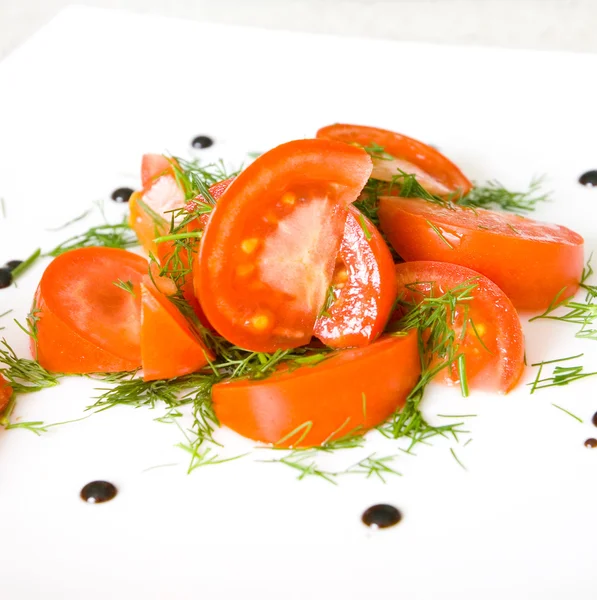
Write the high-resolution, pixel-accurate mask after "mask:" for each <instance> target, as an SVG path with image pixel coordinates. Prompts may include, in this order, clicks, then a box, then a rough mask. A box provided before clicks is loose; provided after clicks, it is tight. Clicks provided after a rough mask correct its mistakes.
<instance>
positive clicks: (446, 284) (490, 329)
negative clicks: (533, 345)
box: [396, 261, 524, 393]
mask: <svg viewBox="0 0 597 600" xmlns="http://www.w3.org/2000/svg"><path fill="white" fill-rule="evenodd" d="M396 277H397V283H398V294H399V295H400V296H401V297H402V298H403V299H405V300H406V301H407V302H413V303H418V302H420V301H421V300H422V299H423V298H426V297H435V298H437V297H439V296H442V295H443V294H445V293H446V292H447V291H449V290H450V289H453V288H455V287H457V286H458V285H460V284H463V283H465V282H471V283H475V284H476V287H475V288H474V289H473V290H472V292H471V294H470V295H471V296H472V300H469V301H462V302H461V303H459V304H457V305H456V309H455V311H454V312H453V313H452V314H451V315H449V326H450V327H451V328H452V329H453V330H454V331H455V333H456V335H455V340H457V342H456V343H457V346H456V347H455V349H454V353H455V355H458V354H464V356H465V364H466V374H467V381H468V385H469V387H471V388H486V389H495V390H498V391H500V392H504V393H506V392H509V391H510V390H511V389H512V388H513V387H514V386H515V385H516V384H517V383H518V380H519V379H520V377H521V375H522V372H523V371H524V336H523V333H522V326H521V325H520V319H519V318H518V315H517V313H516V309H515V308H514V306H513V305H512V302H510V300H509V299H508V297H507V296H506V295H505V294H504V292H502V290H500V288H499V287H498V286H497V285H495V283H493V282H491V281H490V280H489V279H487V277H484V276H483V275H481V274H480V273H477V272H476V271H473V270H472V269H468V268H466V267H461V266H459V265H452V264H448V263H442V262H433V261H413V262H406V263H402V264H399V265H396ZM471 322H472V323H471ZM463 330H464V333H463ZM442 374H443V377H444V379H445V381H447V382H450V383H459V382H460V375H459V371H458V366H457V365H456V364H453V365H452V366H451V367H450V368H448V369H445V370H444V371H440V373H439V375H440V376H441V375H442Z"/></svg>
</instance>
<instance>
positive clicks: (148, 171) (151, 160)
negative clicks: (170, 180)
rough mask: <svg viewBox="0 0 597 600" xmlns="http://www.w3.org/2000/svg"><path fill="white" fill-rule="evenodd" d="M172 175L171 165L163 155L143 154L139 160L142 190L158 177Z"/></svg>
mask: <svg viewBox="0 0 597 600" xmlns="http://www.w3.org/2000/svg"><path fill="white" fill-rule="evenodd" d="M166 174H170V175H174V172H173V170H172V164H171V163H170V160H169V159H167V158H166V157H165V156H164V155H163V154H144V155H143V158H142V159H141V184H142V185H143V188H147V187H149V186H150V185H151V182H152V181H153V180H154V179H157V178H158V177H159V176H160V175H166Z"/></svg>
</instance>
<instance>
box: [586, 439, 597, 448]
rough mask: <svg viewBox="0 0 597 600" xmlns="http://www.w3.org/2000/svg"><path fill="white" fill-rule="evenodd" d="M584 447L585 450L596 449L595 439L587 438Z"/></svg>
mask: <svg viewBox="0 0 597 600" xmlns="http://www.w3.org/2000/svg"><path fill="white" fill-rule="evenodd" d="M585 446H586V447H587V448H597V440H596V439H595V438H589V439H588V440H586V441H585Z"/></svg>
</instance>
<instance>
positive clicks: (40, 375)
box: [0, 339, 59, 394]
mask: <svg viewBox="0 0 597 600" xmlns="http://www.w3.org/2000/svg"><path fill="white" fill-rule="evenodd" d="M0 345H1V346H4V348H2V347H0V365H4V367H0V374H2V375H3V376H4V378H5V379H6V380H7V381H8V383H9V385H10V387H12V389H13V391H14V392H15V394H26V393H30V392H38V391H39V390H43V389H45V388H48V387H54V386H55V385H57V384H58V379H59V375H57V374H56V373H50V372H49V371H46V369H44V368H43V367H42V366H41V365H40V364H39V363H38V362H36V361H34V360H31V359H29V358H19V357H18V356H17V355H16V353H15V351H14V350H13V349H12V348H11V347H10V346H9V345H8V342H7V341H6V340H4V339H3V340H2V341H0Z"/></svg>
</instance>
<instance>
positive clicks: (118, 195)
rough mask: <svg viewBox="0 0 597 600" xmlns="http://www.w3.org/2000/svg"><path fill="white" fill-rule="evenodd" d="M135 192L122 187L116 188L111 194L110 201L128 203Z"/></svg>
mask: <svg viewBox="0 0 597 600" xmlns="http://www.w3.org/2000/svg"><path fill="white" fill-rule="evenodd" d="M134 191H135V190H132V189H131V188H128V187H122V188H118V189H117V190H114V191H113V192H112V196H111V198H112V200H114V202H119V203H123V202H128V201H129V200H130V198H131V196H132V194H133V192H134Z"/></svg>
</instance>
